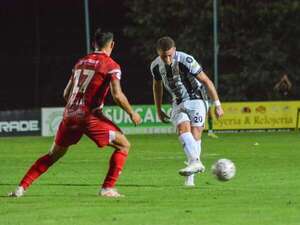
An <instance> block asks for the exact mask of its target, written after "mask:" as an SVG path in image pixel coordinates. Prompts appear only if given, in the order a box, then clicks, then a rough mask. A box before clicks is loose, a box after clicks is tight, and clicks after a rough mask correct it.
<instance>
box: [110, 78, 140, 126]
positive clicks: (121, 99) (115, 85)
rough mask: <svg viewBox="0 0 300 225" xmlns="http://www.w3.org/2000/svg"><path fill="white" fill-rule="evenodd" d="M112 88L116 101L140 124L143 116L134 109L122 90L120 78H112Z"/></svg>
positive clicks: (134, 121)
mask: <svg viewBox="0 0 300 225" xmlns="http://www.w3.org/2000/svg"><path fill="white" fill-rule="evenodd" d="M110 90H111V95H112V97H113V99H114V101H115V103H116V104H117V105H119V106H120V107H121V108H122V109H123V110H124V111H125V112H126V113H127V114H128V115H129V116H130V118H131V120H132V122H133V123H134V124H135V125H138V124H140V123H141V117H140V115H139V114H138V113H136V112H135V111H133V109H132V107H131V105H130V103H129V101H128V99H127V97H126V96H125V94H124V93H123V91H122V88H121V84H120V80H119V79H112V81H111V82H110Z"/></svg>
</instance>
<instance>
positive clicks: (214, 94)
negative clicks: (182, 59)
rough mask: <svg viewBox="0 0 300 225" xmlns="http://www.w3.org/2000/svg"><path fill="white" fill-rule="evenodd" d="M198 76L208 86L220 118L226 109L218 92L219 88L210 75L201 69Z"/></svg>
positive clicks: (217, 115)
mask: <svg viewBox="0 0 300 225" xmlns="http://www.w3.org/2000/svg"><path fill="white" fill-rule="evenodd" d="M196 78H197V79H198V80H199V81H200V82H201V83H202V84H203V85H204V86H205V87H206V89H207V92H208V95H209V97H210V99H211V100H212V101H213V103H214V105H215V106H216V107H215V114H216V117H217V118H220V117H221V116H223V114H224V111H223V109H222V106H221V102H220V99H219V96H218V93H217V90H216V88H215V85H214V84H213V82H212V81H211V80H210V79H209V77H208V76H207V75H206V74H205V73H204V72H203V71H201V72H200V73H199V74H198V75H197V76H196Z"/></svg>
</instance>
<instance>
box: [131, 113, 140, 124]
mask: <svg viewBox="0 0 300 225" xmlns="http://www.w3.org/2000/svg"><path fill="white" fill-rule="evenodd" d="M130 119H131V121H132V122H133V123H134V125H139V124H140V123H141V122H142V118H141V116H140V115H139V114H138V113H137V112H133V113H132V114H131V115H130Z"/></svg>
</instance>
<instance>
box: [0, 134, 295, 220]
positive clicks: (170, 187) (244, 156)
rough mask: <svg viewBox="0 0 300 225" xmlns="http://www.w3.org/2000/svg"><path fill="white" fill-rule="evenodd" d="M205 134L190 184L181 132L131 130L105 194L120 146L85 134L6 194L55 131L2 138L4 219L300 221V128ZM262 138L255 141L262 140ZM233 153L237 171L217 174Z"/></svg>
mask: <svg viewBox="0 0 300 225" xmlns="http://www.w3.org/2000/svg"><path fill="white" fill-rule="evenodd" d="M219 136H220V137H219V139H209V138H208V137H207V136H206V134H204V137H203V144H202V149H203V153H202V161H203V163H204V164H205V165H206V169H207V170H206V172H205V173H204V174H201V175H197V177H196V179H197V180H196V187H195V188H185V187H184V186H183V177H180V176H179V175H178V170H179V169H180V168H182V167H184V164H183V161H184V154H183V151H182V149H181V146H180V144H179V141H178V139H177V137H176V136H175V135H173V134H172V135H135V136H128V138H129V140H130V141H131V143H132V149H131V152H130V155H129V158H128V161H127V164H126V166H125V169H124V171H123V173H122V176H121V178H120V180H119V182H118V185H117V188H118V189H119V191H120V192H121V193H122V194H125V195H126V197H125V198H122V199H105V198H101V197H99V196H97V192H98V188H99V184H100V183H101V182H102V180H103V178H104V176H105V174H106V170H107V166H108V160H109V156H110V154H111V152H112V149H110V148H106V149H103V150H99V149H97V148H96V146H95V145H94V143H93V142H91V141H90V140H88V139H87V138H83V139H82V140H81V141H80V143H79V144H78V145H76V146H73V147H71V149H70V150H69V152H68V153H67V154H66V156H65V157H64V158H62V159H61V160H60V161H59V162H58V163H57V164H56V165H55V166H54V167H52V168H51V169H49V171H48V172H47V173H46V174H44V175H43V176H42V177H41V178H40V179H39V180H38V181H37V182H35V183H34V184H33V185H32V186H31V188H30V189H29V190H28V191H27V192H26V195H25V196H24V197H22V198H19V199H13V198H8V197H6V195H7V193H8V192H9V191H11V190H13V189H15V187H16V185H17V183H18V182H19V180H20V179H21V178H22V176H23V175H24V173H25V171H26V170H27V169H28V167H29V166H30V165H31V163H32V162H33V161H35V160H36V159H37V157H38V156H40V155H42V154H44V153H45V152H47V150H48V148H49V146H50V144H51V143H52V138H41V137H19V138H1V139H0V224H1V225H67V224H68V225H69V224H70V225H102V224H103V225H111V224H118V225H161V224H163V225H177V224H178V225H179V224H180V225H186V224H188V225H199V224H201V225H299V224H300V134H299V133H297V132H283V133H268V132H266V133H236V134H220V135H219ZM256 142H257V143H258V145H254V143H256ZM219 158H229V159H232V160H233V161H234V162H235V164H236V167H237V175H236V177H235V178H234V179H233V180H231V181H229V182H220V181H217V180H216V179H215V178H214V177H213V176H212V174H211V171H210V167H211V165H212V163H213V162H214V161H215V160H217V159H219Z"/></svg>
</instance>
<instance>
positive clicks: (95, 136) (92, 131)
mask: <svg viewBox="0 0 300 225" xmlns="http://www.w3.org/2000/svg"><path fill="white" fill-rule="evenodd" d="M109 131H119V132H121V133H122V131H121V129H120V128H119V127H118V126H117V125H116V124H114V123H113V122H112V121H111V120H109V119H108V118H106V117H105V116H104V115H103V114H101V113H94V114H90V115H89V116H87V119H86V121H85V122H84V123H82V122H81V123H80V125H78V126H74V124H72V125H70V124H68V123H67V122H66V121H65V120H62V122H61V123H60V125H59V128H58V131H57V133H56V137H55V143H56V144H57V145H59V146H63V147H68V146H70V145H73V144H76V143H77V142H78V141H79V140H80V138H81V137H82V135H83V134H85V135H86V136H88V137H89V138H90V139H91V140H93V141H94V142H95V143H96V145H97V146H98V147H104V146H106V145H108V144H109Z"/></svg>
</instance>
